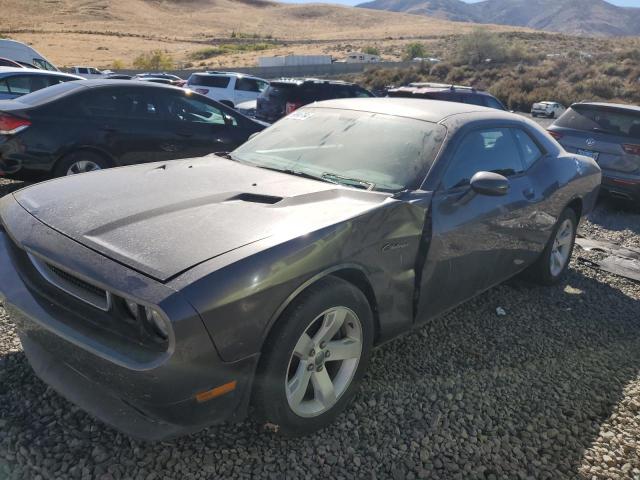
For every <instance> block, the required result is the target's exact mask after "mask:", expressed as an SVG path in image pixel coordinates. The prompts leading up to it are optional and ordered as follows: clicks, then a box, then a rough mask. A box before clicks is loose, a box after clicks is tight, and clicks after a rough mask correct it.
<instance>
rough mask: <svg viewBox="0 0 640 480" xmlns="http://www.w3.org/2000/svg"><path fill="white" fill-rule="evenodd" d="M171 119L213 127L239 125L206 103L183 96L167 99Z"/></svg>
mask: <svg viewBox="0 0 640 480" xmlns="http://www.w3.org/2000/svg"><path fill="white" fill-rule="evenodd" d="M165 101H166V102H167V111H168V113H169V118H170V119H171V120H174V121H179V122H189V123H209V124H212V125H223V126H224V125H227V124H229V125H234V126H236V125H238V122H237V120H236V119H235V118H234V117H233V116H231V115H228V114H226V113H225V112H223V111H222V110H220V109H219V108H216V107H214V106H213V105H210V104H208V103H206V102H203V101H202V100H200V99H197V98H190V97H186V96H182V95H171V96H170V97H168V98H166V99H165Z"/></svg>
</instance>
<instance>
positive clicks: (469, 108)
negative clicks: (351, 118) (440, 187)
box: [305, 97, 517, 123]
mask: <svg viewBox="0 0 640 480" xmlns="http://www.w3.org/2000/svg"><path fill="white" fill-rule="evenodd" d="M305 108H336V109H342V110H357V111H362V112H370V113H379V114H383V115H393V116H397V117H407V118H413V119H416V120H423V121H426V122H433V123H438V122H441V121H442V120H444V119H445V118H447V117H450V116H452V115H459V114H466V113H478V112H480V113H487V114H491V116H492V117H495V116H496V115H497V116H501V117H504V118H509V119H513V118H514V114H511V113H507V112H502V111H500V110H496V109H494V108H488V107H481V106H479V105H471V104H468V103H458V102H445V101H441V100H426V99H418V98H396V97H384V98H341V99H337V100H326V101H323V102H317V103H313V104H311V105H307V107H305ZM516 117H517V116H516Z"/></svg>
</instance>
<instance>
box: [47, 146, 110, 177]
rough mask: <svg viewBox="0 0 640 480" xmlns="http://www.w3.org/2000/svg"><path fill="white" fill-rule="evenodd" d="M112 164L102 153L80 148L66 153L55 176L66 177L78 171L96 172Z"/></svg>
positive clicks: (55, 171)
mask: <svg viewBox="0 0 640 480" xmlns="http://www.w3.org/2000/svg"><path fill="white" fill-rule="evenodd" d="M110 166H111V164H110V163H109V161H107V160H106V159H105V158H104V157H103V156H102V155H99V154H97V153H95V152H90V151H88V150H79V151H77V152H73V153H70V154H67V155H65V156H64V157H62V158H61V159H60V161H59V162H58V164H57V165H56V167H55V169H54V172H53V174H54V176H56V177H64V176H66V175H75V174H77V173H87V172H94V171H97V170H102V169H104V168H109V167H110Z"/></svg>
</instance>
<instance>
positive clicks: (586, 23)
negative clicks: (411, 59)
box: [356, 0, 640, 37]
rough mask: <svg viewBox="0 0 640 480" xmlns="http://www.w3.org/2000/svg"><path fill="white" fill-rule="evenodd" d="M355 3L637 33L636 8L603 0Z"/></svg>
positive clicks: (579, 30) (564, 29) (581, 31)
mask: <svg viewBox="0 0 640 480" xmlns="http://www.w3.org/2000/svg"><path fill="white" fill-rule="evenodd" d="M356 7H360V8H368V9H374V10H386V11H392V12H402V13H409V14H414V15H425V16H431V17H435V18H439V19H443V20H455V21H460V22H471V23H481V24H485V23H493V24H500V25H510V26H520V27H527V28H533V29H537V30H546V31H552V32H561V33H567V34H577V35H593V36H610V37H617V36H635V35H640V8H638V7H618V6H616V5H613V4H611V3H609V2H606V1H605V0H484V1H481V2H477V3H466V2H463V1H462V0H374V1H370V2H365V3H361V4H358V5H356Z"/></svg>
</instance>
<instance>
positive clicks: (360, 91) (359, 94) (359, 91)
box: [352, 87, 372, 98]
mask: <svg viewBox="0 0 640 480" xmlns="http://www.w3.org/2000/svg"><path fill="white" fill-rule="evenodd" d="M352 96H353V97H356V98H370V97H371V96H372V95H371V94H370V93H369V92H367V91H366V90H365V89H364V88H360V87H352Z"/></svg>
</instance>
